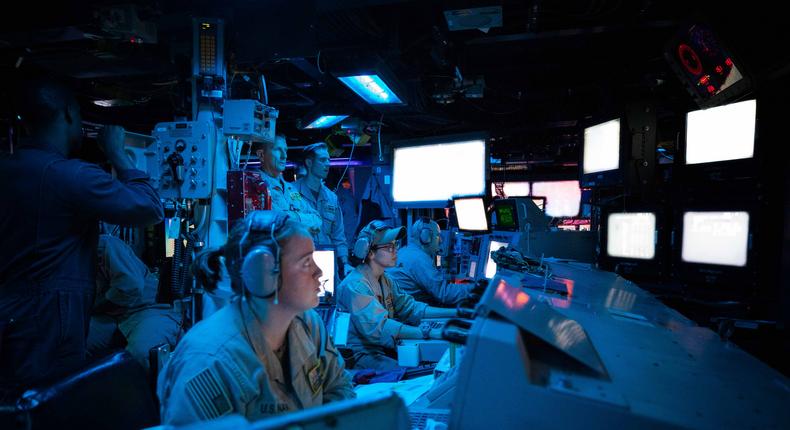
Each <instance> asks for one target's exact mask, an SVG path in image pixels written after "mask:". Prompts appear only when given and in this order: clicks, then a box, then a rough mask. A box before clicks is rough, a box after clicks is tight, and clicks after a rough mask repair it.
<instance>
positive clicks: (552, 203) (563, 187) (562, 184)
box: [532, 181, 582, 217]
mask: <svg viewBox="0 0 790 430" xmlns="http://www.w3.org/2000/svg"><path fill="white" fill-rule="evenodd" d="M532 195H533V196H538V197H546V210H545V212H546V215H548V216H553V217H562V216H576V215H578V214H579V207H580V206H581V198H582V190H581V189H580V188H579V181H554V182H533V183H532Z"/></svg>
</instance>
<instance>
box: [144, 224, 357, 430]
mask: <svg viewBox="0 0 790 430" xmlns="http://www.w3.org/2000/svg"><path fill="white" fill-rule="evenodd" d="M313 250H314V247H313V241H312V239H311V236H310V233H309V232H307V230H306V229H305V228H304V227H303V226H301V225H300V224H299V223H297V222H296V221H293V220H290V219H289V218H288V215H286V214H285V213H282V212H277V211H257V212H253V213H252V214H251V215H250V216H248V217H247V219H246V220H245V222H244V223H239V225H237V226H236V227H235V228H234V229H233V230H232V231H231V233H230V235H229V238H228V242H227V244H226V245H225V246H224V247H223V248H222V249H219V250H214V251H207V252H204V253H203V254H201V255H200V256H198V258H197V260H196V262H195V266H194V267H195V271H196V276H198V278H200V279H201V280H202V281H203V283H204V284H205V285H206V287H207V288H208V289H212V288H215V287H216V283H217V282H218V281H219V280H220V278H221V275H220V273H221V272H222V267H223V258H222V257H224V264H225V266H226V267H227V272H228V274H229V275H230V279H231V286H232V289H233V291H234V293H235V294H236V296H235V297H234V299H233V300H232V301H231V302H230V303H228V304H227V305H226V306H225V307H223V308H222V309H220V310H219V311H217V312H216V313H214V314H212V315H211V316H210V317H209V318H208V319H206V320H204V321H201V322H200V323H198V324H197V325H195V327H193V328H192V329H191V330H189V331H188V332H187V334H186V335H185V336H184V338H183V339H182V340H181V342H180V343H179V344H178V347H177V348H176V350H175V353H174V355H173V357H172V358H171V359H170V361H169V362H168V363H167V365H166V366H165V368H164V369H163V370H162V374H161V375H160V377H159V381H158V386H157V391H158V393H157V394H158V395H159V399H160V402H161V414H162V423H164V424H185V423H190V422H194V421H200V420H208V419H214V418H218V417H221V416H223V415H228V414H231V413H235V414H240V415H243V416H244V417H246V418H247V419H249V420H256V419H259V418H263V417H266V416H269V415H275V414H279V413H284V412H289V411H294V410H299V409H304V408H308V407H311V406H317V405H321V404H324V403H327V402H330V401H334V400H341V399H347V398H353V397H355V394H354V391H353V390H352V388H351V381H350V378H349V377H348V375H347V373H346V371H345V369H344V365H343V359H342V358H341V357H340V354H339V353H338V352H337V350H336V349H335V346H334V344H333V343H332V340H331V339H330V338H329V337H328V336H327V332H326V328H325V327H324V325H323V323H322V321H321V319H320V317H319V316H318V314H316V313H315V312H314V311H312V310H311V309H312V308H313V307H315V306H316V305H317V304H318V293H319V291H320V289H319V288H320V284H319V282H318V278H319V277H320V276H321V269H319V268H318V266H317V265H316V263H315V261H313Z"/></svg>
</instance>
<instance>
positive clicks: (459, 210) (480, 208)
mask: <svg viewBox="0 0 790 430" xmlns="http://www.w3.org/2000/svg"><path fill="white" fill-rule="evenodd" d="M453 202H454V206H455V215H456V217H457V218H458V229H459V230H462V231H469V232H487V231H488V230H489V228H488V216H487V215H486V207H485V202H484V201H483V198H482V197H465V198H457V199H455V200H454V201H453Z"/></svg>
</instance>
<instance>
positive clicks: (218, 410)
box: [157, 345, 250, 425]
mask: <svg viewBox="0 0 790 430" xmlns="http://www.w3.org/2000/svg"><path fill="white" fill-rule="evenodd" d="M179 346H180V345H179ZM245 378H247V377H246V376H244V375H243V374H242V372H241V371H240V369H239V367H238V365H237V364H236V363H235V362H234V361H233V360H229V359H223V358H221V357H218V356H215V355H212V354H192V355H190V356H189V357H183V359H182V358H181V357H174V358H173V359H171V361H170V362H168V363H167V365H166V366H165V368H164V369H163V372H162V374H161V375H160V377H159V381H158V384H157V395H158V396H159V401H160V409H161V411H160V412H161V418H162V424H175V425H182V424H188V423H193V422H196V421H204V420H211V419H215V418H219V417H223V416H226V415H230V414H233V413H237V414H241V415H245V412H246V404H247V403H248V401H249V400H248V397H249V394H248V391H249V386H250V383H249V381H246V380H245Z"/></svg>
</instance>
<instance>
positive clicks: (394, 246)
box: [373, 242, 400, 252]
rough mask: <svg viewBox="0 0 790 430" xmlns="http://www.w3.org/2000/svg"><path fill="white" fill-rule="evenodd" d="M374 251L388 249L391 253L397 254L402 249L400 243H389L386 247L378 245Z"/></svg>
mask: <svg viewBox="0 0 790 430" xmlns="http://www.w3.org/2000/svg"><path fill="white" fill-rule="evenodd" d="M373 249H374V250H378V249H386V250H387V251H389V252H395V251H397V250H398V249H400V243H399V242H391V243H388V244H386V245H376V246H374V247H373Z"/></svg>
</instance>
